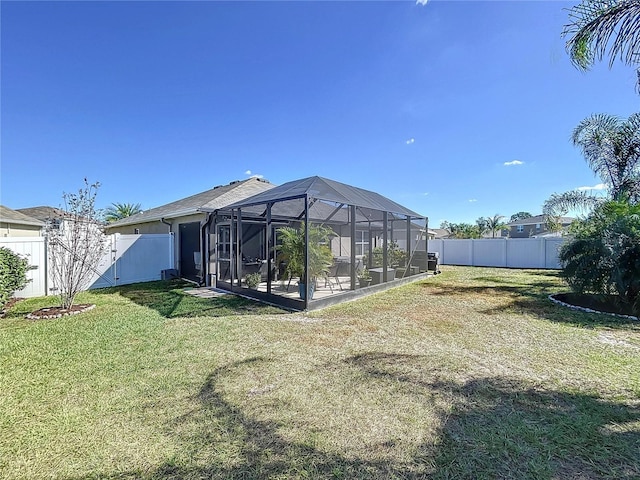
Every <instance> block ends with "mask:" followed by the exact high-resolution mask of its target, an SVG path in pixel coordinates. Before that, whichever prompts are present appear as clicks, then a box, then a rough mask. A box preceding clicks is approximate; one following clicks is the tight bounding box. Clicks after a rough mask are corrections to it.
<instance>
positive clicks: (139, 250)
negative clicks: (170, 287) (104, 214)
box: [89, 233, 175, 289]
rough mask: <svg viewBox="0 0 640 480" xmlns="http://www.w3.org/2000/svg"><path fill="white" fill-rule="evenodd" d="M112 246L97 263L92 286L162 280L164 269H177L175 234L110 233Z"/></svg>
mask: <svg viewBox="0 0 640 480" xmlns="http://www.w3.org/2000/svg"><path fill="white" fill-rule="evenodd" d="M109 242H110V244H111V249H110V251H109V252H108V253H107V255H105V257H104V258H103V259H102V261H101V262H100V265H99V266H98V271H97V272H96V274H95V276H94V278H93V280H92V281H91V283H90V285H89V289H92V288H104V287H115V286H116V285H127V284H130V283H138V282H150V281H152V280H160V278H161V272H162V270H166V269H169V268H175V267H174V265H175V262H174V258H173V235H172V234H170V233H166V234H142V235H122V234H120V233H115V234H113V235H109Z"/></svg>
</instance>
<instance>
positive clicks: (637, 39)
mask: <svg viewBox="0 0 640 480" xmlns="http://www.w3.org/2000/svg"><path fill="white" fill-rule="evenodd" d="M569 19H570V23H569V24H568V25H565V28H564V31H563V36H565V37H569V40H568V41H567V45H566V47H567V52H568V53H569V56H570V57H571V61H572V62H573V64H574V65H575V66H576V67H578V68H579V69H581V70H587V69H589V67H591V65H593V63H594V61H595V60H598V61H600V60H602V59H603V58H604V57H605V56H606V55H607V47H609V53H608V54H609V66H612V65H613V63H614V61H615V60H616V58H619V59H620V60H622V61H623V62H625V63H626V64H628V65H630V64H637V63H640V0H583V1H582V2H581V3H580V4H578V5H576V6H574V7H573V8H571V9H569Z"/></svg>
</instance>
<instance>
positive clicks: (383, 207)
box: [228, 176, 425, 218]
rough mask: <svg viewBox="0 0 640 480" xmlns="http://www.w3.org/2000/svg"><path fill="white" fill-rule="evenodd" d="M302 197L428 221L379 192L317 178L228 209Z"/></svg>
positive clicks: (287, 186) (276, 190)
mask: <svg viewBox="0 0 640 480" xmlns="http://www.w3.org/2000/svg"><path fill="white" fill-rule="evenodd" d="M301 197H309V198H315V199H317V200H325V201H329V202H335V203H337V204H343V205H355V206H356V207H361V208H367V209H371V210H377V211H382V212H391V213H395V214H400V215H407V216H411V217H417V218H425V217H424V216H422V215H420V214H419V213H416V212H414V211H412V210H409V209H408V208H406V207H403V206H402V205H400V204H399V203H396V202H394V201H393V200H390V199H388V198H386V197H383V196H382V195H380V194H379V193H376V192H372V191H370V190H364V189H362V188H358V187H353V186H351V185H347V184H345V183H340V182H336V181H335V180H330V179H328V178H323V177H317V176H316V177H308V178H303V179H301V180H294V181H292V182H287V183H285V184H283V185H280V186H279V187H275V188H272V189H271V190H269V191H267V192H264V193H261V194H258V195H255V196H253V197H251V198H247V199H246V200H243V201H240V202H236V203H234V204H231V205H228V208H242V207H248V206H253V205H260V204H265V203H269V202H276V201H282V200H286V199H294V198H301Z"/></svg>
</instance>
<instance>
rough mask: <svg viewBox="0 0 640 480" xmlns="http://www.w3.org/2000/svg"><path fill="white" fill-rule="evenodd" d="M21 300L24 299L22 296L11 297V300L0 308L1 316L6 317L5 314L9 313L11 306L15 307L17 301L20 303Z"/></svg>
mask: <svg viewBox="0 0 640 480" xmlns="http://www.w3.org/2000/svg"><path fill="white" fill-rule="evenodd" d="M21 300H24V298H20V297H13V298H10V299H9V301H8V302H7V303H5V305H4V308H3V309H2V310H0V318H2V317H4V314H5V313H7V312H8V311H9V309H10V308H11V307H13V306H14V305H15V304H16V303H18V302H19V301H21Z"/></svg>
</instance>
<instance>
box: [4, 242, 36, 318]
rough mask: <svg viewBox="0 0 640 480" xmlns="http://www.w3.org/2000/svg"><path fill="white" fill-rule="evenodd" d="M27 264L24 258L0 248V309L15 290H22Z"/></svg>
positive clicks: (25, 280) (27, 268) (26, 281)
mask: <svg viewBox="0 0 640 480" xmlns="http://www.w3.org/2000/svg"><path fill="white" fill-rule="evenodd" d="M27 270H29V262H28V261H27V259H26V258H23V257H21V256H20V255H18V254H17V253H14V252H12V251H11V250H9V249H8V248H6V247H0V309H3V308H4V306H5V305H6V304H7V302H8V301H9V299H10V298H11V297H12V296H13V294H14V293H15V292H16V291H17V290H21V289H23V288H24V287H25V286H26V285H27V283H28V281H29V280H27Z"/></svg>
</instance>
